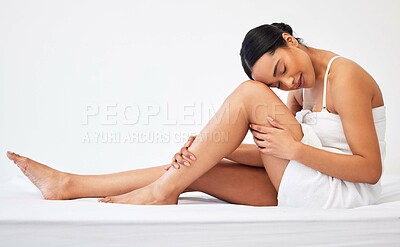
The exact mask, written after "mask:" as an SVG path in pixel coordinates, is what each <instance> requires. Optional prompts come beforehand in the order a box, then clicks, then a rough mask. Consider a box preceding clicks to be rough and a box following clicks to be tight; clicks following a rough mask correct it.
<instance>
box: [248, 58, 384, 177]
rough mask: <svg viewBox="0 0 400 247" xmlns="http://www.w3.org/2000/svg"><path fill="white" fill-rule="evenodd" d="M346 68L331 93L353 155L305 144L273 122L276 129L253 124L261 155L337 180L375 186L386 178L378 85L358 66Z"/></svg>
mask: <svg viewBox="0 0 400 247" xmlns="http://www.w3.org/2000/svg"><path fill="white" fill-rule="evenodd" d="M345 65H346V67H345V68H343V69H341V70H340V71H341V73H340V74H339V73H337V74H336V75H335V76H334V77H335V78H336V79H331V80H330V82H329V85H328V91H329V92H330V94H329V97H331V99H332V100H331V102H332V104H331V105H334V108H335V111H336V112H338V113H339V115H340V117H341V121H342V125H343V130H344V133H345V137H346V140H347V142H348V144H349V147H350V149H351V152H352V155H347V154H337V153H333V152H328V151H325V150H321V149H318V148H314V147H312V146H308V145H306V144H303V143H301V142H300V140H296V139H295V138H294V137H293V136H292V134H291V133H290V131H287V129H286V128H285V126H283V125H281V124H280V123H279V122H278V121H276V120H273V121H270V123H271V125H272V126H274V127H275V128H271V127H266V126H262V125H254V124H252V126H251V128H252V129H253V131H252V133H253V135H254V137H256V139H255V142H256V144H257V145H258V146H259V147H261V148H260V149H259V150H260V152H261V153H265V154H268V155H273V156H276V157H279V158H282V159H288V160H297V161H299V162H300V163H302V164H304V165H307V166H309V167H311V168H313V169H315V170H317V171H320V172H322V173H324V174H327V175H329V176H332V177H335V178H339V179H343V180H346V181H350V182H359V183H370V184H374V183H376V182H377V181H379V178H380V176H381V174H382V162H381V156H380V149H379V141H378V137H377V134H376V130H375V125H374V120H373V116H372V110H371V109H372V107H373V105H372V98H373V95H374V93H373V92H374V91H373V88H374V86H376V84H375V81H374V80H373V79H372V77H370V76H369V75H368V74H367V73H366V72H365V71H364V70H363V69H362V68H361V67H359V66H358V65H353V64H348V63H346V64H345ZM382 103H383V102H382ZM328 106H329V104H328ZM254 130H255V131H254Z"/></svg>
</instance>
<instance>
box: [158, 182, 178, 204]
mask: <svg viewBox="0 0 400 247" xmlns="http://www.w3.org/2000/svg"><path fill="white" fill-rule="evenodd" d="M152 187H153V195H154V196H155V197H156V199H157V200H159V201H166V200H169V199H171V198H178V197H179V195H180V194H181V193H180V192H178V191H177V190H176V188H174V187H170V186H166V185H165V184H163V183H162V182H160V181H155V182H154V183H153V186H152Z"/></svg>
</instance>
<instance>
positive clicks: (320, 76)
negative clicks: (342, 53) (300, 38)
mask: <svg viewBox="0 0 400 247" xmlns="http://www.w3.org/2000/svg"><path fill="white" fill-rule="evenodd" d="M300 49H302V50H303V51H304V52H306V53H307V54H308V55H309V56H310V59H311V63H312V65H313V67H314V73H315V85H317V84H320V83H323V81H324V75H325V72H326V67H327V66H328V63H329V60H330V59H331V58H332V57H333V56H335V55H336V54H335V53H333V52H330V51H325V50H320V49H316V48H312V47H305V46H303V45H302V46H300Z"/></svg>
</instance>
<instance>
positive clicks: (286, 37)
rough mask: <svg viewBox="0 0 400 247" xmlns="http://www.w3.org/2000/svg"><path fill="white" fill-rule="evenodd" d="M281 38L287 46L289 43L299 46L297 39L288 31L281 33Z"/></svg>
mask: <svg viewBox="0 0 400 247" xmlns="http://www.w3.org/2000/svg"><path fill="white" fill-rule="evenodd" d="M282 38H283V39H284V40H285V41H286V44H287V45H288V46H289V45H293V46H296V47H298V46H299V42H298V41H297V39H296V38H295V37H293V36H292V35H290V34H288V33H282Z"/></svg>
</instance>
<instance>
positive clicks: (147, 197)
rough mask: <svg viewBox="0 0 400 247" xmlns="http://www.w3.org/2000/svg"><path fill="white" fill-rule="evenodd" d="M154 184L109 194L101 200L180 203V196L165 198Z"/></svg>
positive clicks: (153, 203)
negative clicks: (112, 194)
mask: <svg viewBox="0 0 400 247" xmlns="http://www.w3.org/2000/svg"><path fill="white" fill-rule="evenodd" d="M155 188H156V186H154V184H150V185H148V186H145V187H142V188H140V189H137V190H133V191H131V192H128V193H126V194H122V195H119V196H108V197H105V198H102V199H99V202H105V203H121V204H136V205H171V204H178V197H177V196H176V197H175V196H170V197H168V198H165V197H163V196H160V195H159V193H158V192H157V190H156V189H155Z"/></svg>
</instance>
